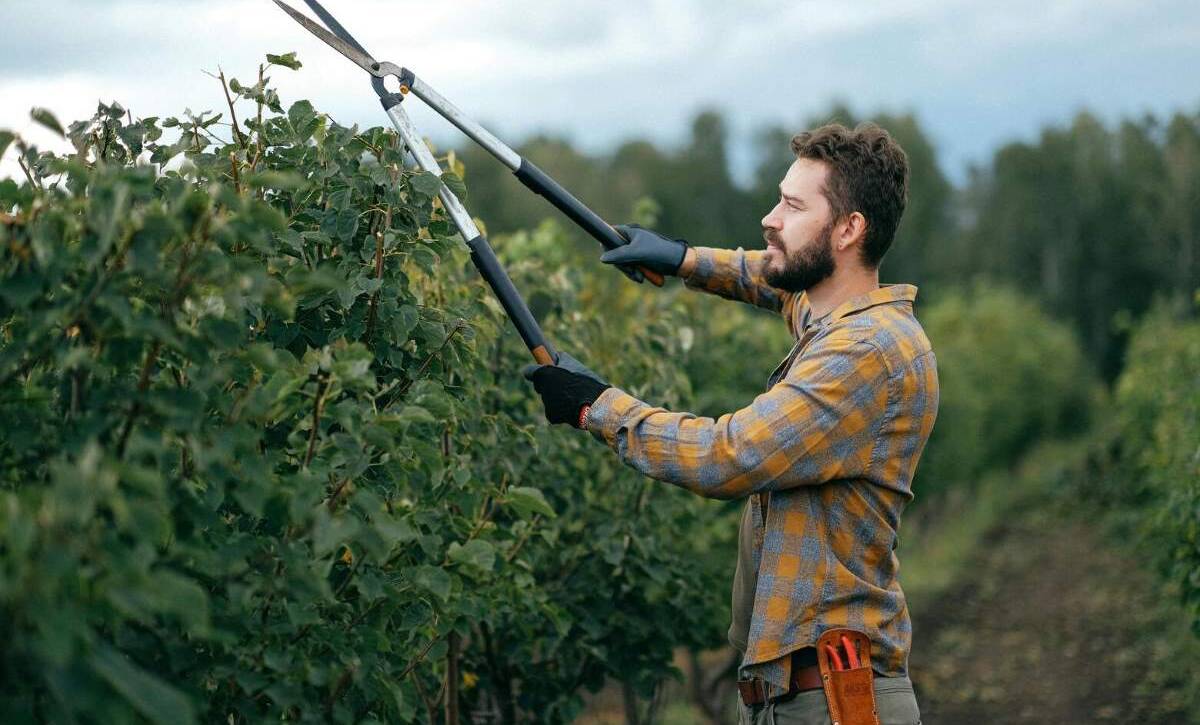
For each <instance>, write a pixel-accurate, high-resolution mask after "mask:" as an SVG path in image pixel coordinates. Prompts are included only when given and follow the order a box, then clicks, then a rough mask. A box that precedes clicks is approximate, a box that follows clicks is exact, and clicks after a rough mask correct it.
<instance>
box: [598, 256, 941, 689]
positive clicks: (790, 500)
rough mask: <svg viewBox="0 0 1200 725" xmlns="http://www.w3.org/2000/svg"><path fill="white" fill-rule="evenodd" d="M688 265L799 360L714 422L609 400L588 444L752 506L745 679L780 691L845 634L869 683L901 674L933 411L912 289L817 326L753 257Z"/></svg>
mask: <svg viewBox="0 0 1200 725" xmlns="http://www.w3.org/2000/svg"><path fill="white" fill-rule="evenodd" d="M696 254H697V262H696V265H695V267H694V268H693V271H692V272H691V273H690V274H689V276H688V277H687V279H685V280H684V282H685V284H686V285H687V286H688V287H692V288H695V289H700V290H703V291H706V292H711V293H713V294H717V295H720V296H722V297H726V298H729V299H736V300H741V301H744V302H748V303H750V304H754V305H757V306H759V307H764V308H767V309H770V310H774V311H778V312H780V313H781V314H782V315H783V317H784V318H785V320H786V321H787V324H788V328H789V329H790V330H791V332H792V336H793V337H794V338H795V339H796V345H795V347H793V349H792V351H791V353H790V354H789V355H788V357H787V359H785V360H784V362H783V363H782V364H781V365H780V366H779V368H778V369H777V370H776V372H775V374H774V375H772V380H771V382H770V389H769V390H768V391H767V392H765V393H763V394H762V395H759V396H758V397H757V398H755V399H754V401H753V402H752V403H751V404H750V405H749V406H747V407H745V408H742V409H741V410H738V411H737V412H734V413H729V414H725V415H722V416H720V417H719V418H717V419H715V420H714V419H712V418H707V417H698V416H696V415H693V414H691V413H672V412H668V411H667V410H664V409H663V408H658V407H654V406H651V405H648V404H646V403H644V402H642V401H640V400H638V399H636V398H634V397H633V396H631V395H629V394H627V393H625V392H624V391H622V390H620V389H618V388H610V389H608V390H606V391H604V393H603V394H601V395H600V397H599V398H598V399H597V400H596V402H595V403H594V404H593V405H592V409H591V414H590V417H589V419H588V430H589V431H590V432H591V433H592V434H593V435H594V436H596V437H597V438H600V439H602V440H604V441H605V442H606V443H607V444H608V445H609V446H610V447H611V448H612V449H613V450H614V451H615V452H616V453H617V454H618V456H620V458H621V460H622V461H624V462H625V463H626V464H628V465H629V466H632V467H633V468H635V469H637V470H638V471H640V472H642V473H643V474H645V475H647V476H650V477H651V478H655V479H658V480H661V481H665V482H668V483H672V484H675V485H677V486H680V487H682V488H685V489H687V490H689V491H692V492H693V493H696V494H699V495H701V496H705V497H710V498H721V499H734V498H741V497H747V496H752V499H751V501H750V504H749V505H750V506H751V508H752V516H753V522H754V526H755V552H754V561H755V564H756V567H757V571H758V581H757V588H756V590H755V597H754V608H753V614H752V617H751V622H750V631H749V637H748V642H747V647H746V652H745V656H744V659H743V660H742V665H741V670H740V673H741V676H742V677H759V678H762V679H763V680H765V681H766V682H767V683H768V688H769V689H770V691H771V692H772V693H773V694H778V693H779V692H782V691H784V690H786V688H787V683H788V681H789V678H790V676H791V671H790V670H791V658H790V657H789V656H788V655H790V654H791V652H793V651H794V650H797V649H799V648H801V647H805V646H811V645H813V644H814V643H815V642H816V640H817V638H818V637H819V636H820V634H821V633H822V632H824V631H825V630H827V629H831V628H834V627H843V626H844V627H852V628H854V629H858V630H861V631H863V632H866V633H867V635H868V636H869V637H870V639H871V643H872V663H873V666H874V669H875V671H876V672H877V673H878V674H880V675H882V676H890V677H896V676H901V675H905V674H907V669H908V650H909V645H910V642H911V634H912V629H911V623H910V620H909V614H908V607H907V605H906V603H905V598H904V593H903V591H901V589H900V584H899V582H898V580H897V573H898V570H899V562H898V560H897V558H896V555H895V553H894V549H895V547H896V544H897V541H898V538H897V529H898V527H899V524H900V513H901V511H902V510H903V509H904V507H905V505H906V504H907V503H908V502H909V501H910V500H911V499H912V497H913V494H912V490H911V487H910V484H911V482H912V477H913V473H914V471H915V470H916V466H917V459H918V458H919V457H920V455H921V451H922V449H923V448H924V446H925V442H926V441H927V440H928V438H929V434H930V431H932V429H933V422H934V418H935V417H936V415H937V405H938V379H937V368H936V361H935V358H934V354H933V351H932V350H931V348H930V344H929V340H928V339H927V338H926V336H925V333H924V331H923V330H922V329H921V325H920V324H919V323H918V322H917V320H916V318H915V317H914V316H913V300H914V299H915V298H916V292H917V290H916V287H913V286H912V285H885V286H882V287H880V288H879V289H876V290H874V291H872V292H870V293H868V294H865V295H862V296H860V297H857V298H854V299H852V300H848V301H846V302H845V303H843V304H842V305H840V306H839V307H838V308H837V309H835V310H833V311H832V312H831V313H830V314H829V315H828V316H826V317H824V318H822V320H820V321H811V322H810V320H809V317H810V312H811V310H810V308H809V305H808V300H807V295H805V294H803V293H801V294H792V293H788V292H784V291H782V290H779V289H776V288H773V287H770V286H769V285H767V284H766V283H765V282H764V281H763V279H762V267H763V252H762V251H759V250H754V251H744V250H742V249H740V248H739V249H737V250H725V249H709V248H703V247H698V248H696ZM776 688H777V689H776Z"/></svg>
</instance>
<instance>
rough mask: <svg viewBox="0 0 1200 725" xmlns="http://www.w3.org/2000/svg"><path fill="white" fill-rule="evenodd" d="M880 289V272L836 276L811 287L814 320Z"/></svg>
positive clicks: (810, 295) (810, 305)
mask: <svg viewBox="0 0 1200 725" xmlns="http://www.w3.org/2000/svg"><path fill="white" fill-rule="evenodd" d="M877 289H879V271H878V270H871V271H869V272H867V271H863V272H858V273H847V274H834V275H833V276H832V277H828V278H826V279H824V280H822V281H821V282H819V283H818V284H816V285H813V286H812V287H809V288H808V289H807V290H805V292H806V293H807V294H808V304H809V307H810V308H811V309H812V313H811V314H812V319H814V320H819V319H820V318H822V317H824V316H825V315H827V314H829V313H830V312H833V311H834V310H835V309H837V308H838V306H839V305H841V304H842V303H843V302H845V301H846V300H852V299H854V298H855V297H859V296H861V295H865V294H867V293H868V292H872V291H874V290H877Z"/></svg>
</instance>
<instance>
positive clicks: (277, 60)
mask: <svg viewBox="0 0 1200 725" xmlns="http://www.w3.org/2000/svg"><path fill="white" fill-rule="evenodd" d="M267 62H268V63H270V64H271V65H279V66H283V67H284V68H291V69H292V70H300V67H301V66H300V61H299V60H298V59H297V58H296V51H294V50H293V51H292V52H291V53H284V54H283V55H275V54H273V53H267Z"/></svg>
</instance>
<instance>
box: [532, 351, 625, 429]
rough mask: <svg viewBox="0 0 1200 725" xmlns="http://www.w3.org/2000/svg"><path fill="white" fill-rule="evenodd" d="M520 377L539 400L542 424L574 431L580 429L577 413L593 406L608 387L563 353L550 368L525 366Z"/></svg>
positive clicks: (546, 366) (582, 365)
mask: <svg viewBox="0 0 1200 725" xmlns="http://www.w3.org/2000/svg"><path fill="white" fill-rule="evenodd" d="M521 373H522V374H523V375H524V376H525V379H526V380H529V381H530V382H532V383H533V389H534V390H536V391H537V393H538V395H540V396H542V406H543V407H545V409H546V420H548V421H550V422H551V423H567V424H568V425H571V426H574V427H576V428H578V427H580V425H579V413H580V411H581V410H582V409H583V406H585V405H591V404H592V403H595V402H596V398H599V397H600V394H601V393H603V392H604V391H605V390H608V389H609V388H611V387H612V386H611V385H609V384H608V383H606V382H605V381H604V380H602V379H600V376H599V375H596V373H594V372H592V371H591V370H588V369H587V367H586V366H585V365H584V364H583V363H581V362H579V361H578V360H576V359H575V358H573V357H571V356H570V355H568V354H567V353H565V352H560V353H558V362H557V363H555V364H554V365H526V366H525V367H524V368H523V369H522V370H521Z"/></svg>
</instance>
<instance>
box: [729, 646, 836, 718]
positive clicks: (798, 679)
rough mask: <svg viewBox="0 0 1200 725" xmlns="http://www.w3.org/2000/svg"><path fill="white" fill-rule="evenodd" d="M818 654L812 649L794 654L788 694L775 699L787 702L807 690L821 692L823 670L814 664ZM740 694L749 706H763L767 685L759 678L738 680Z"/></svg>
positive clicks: (766, 698) (765, 699)
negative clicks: (786, 700)
mask: <svg viewBox="0 0 1200 725" xmlns="http://www.w3.org/2000/svg"><path fill="white" fill-rule="evenodd" d="M815 657H816V652H815V650H813V649H812V648H811V647H808V648H805V649H803V650H799V651H797V652H793V653H792V679H791V682H790V683H789V686H788V690H787V692H786V693H784V694H782V695H779V696H778V697H776V698H775V699H777V700H785V699H788V698H789V697H791V696H793V695H796V694H797V693H800V692H804V691H805V690H820V689H821V688H822V687H823V682H822V681H821V670H820V668H819V666H818V665H816V664H813V659H815ZM737 686H738V694H740V695H741V696H742V702H743V703H745V704H747V705H761V704H763V703H764V702H766V701H767V700H768V699H769V698H768V697H767V686H766V683H765V682H763V681H762V680H760V679H758V678H757V677H756V678H754V679H750V680H738V683H737Z"/></svg>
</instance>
